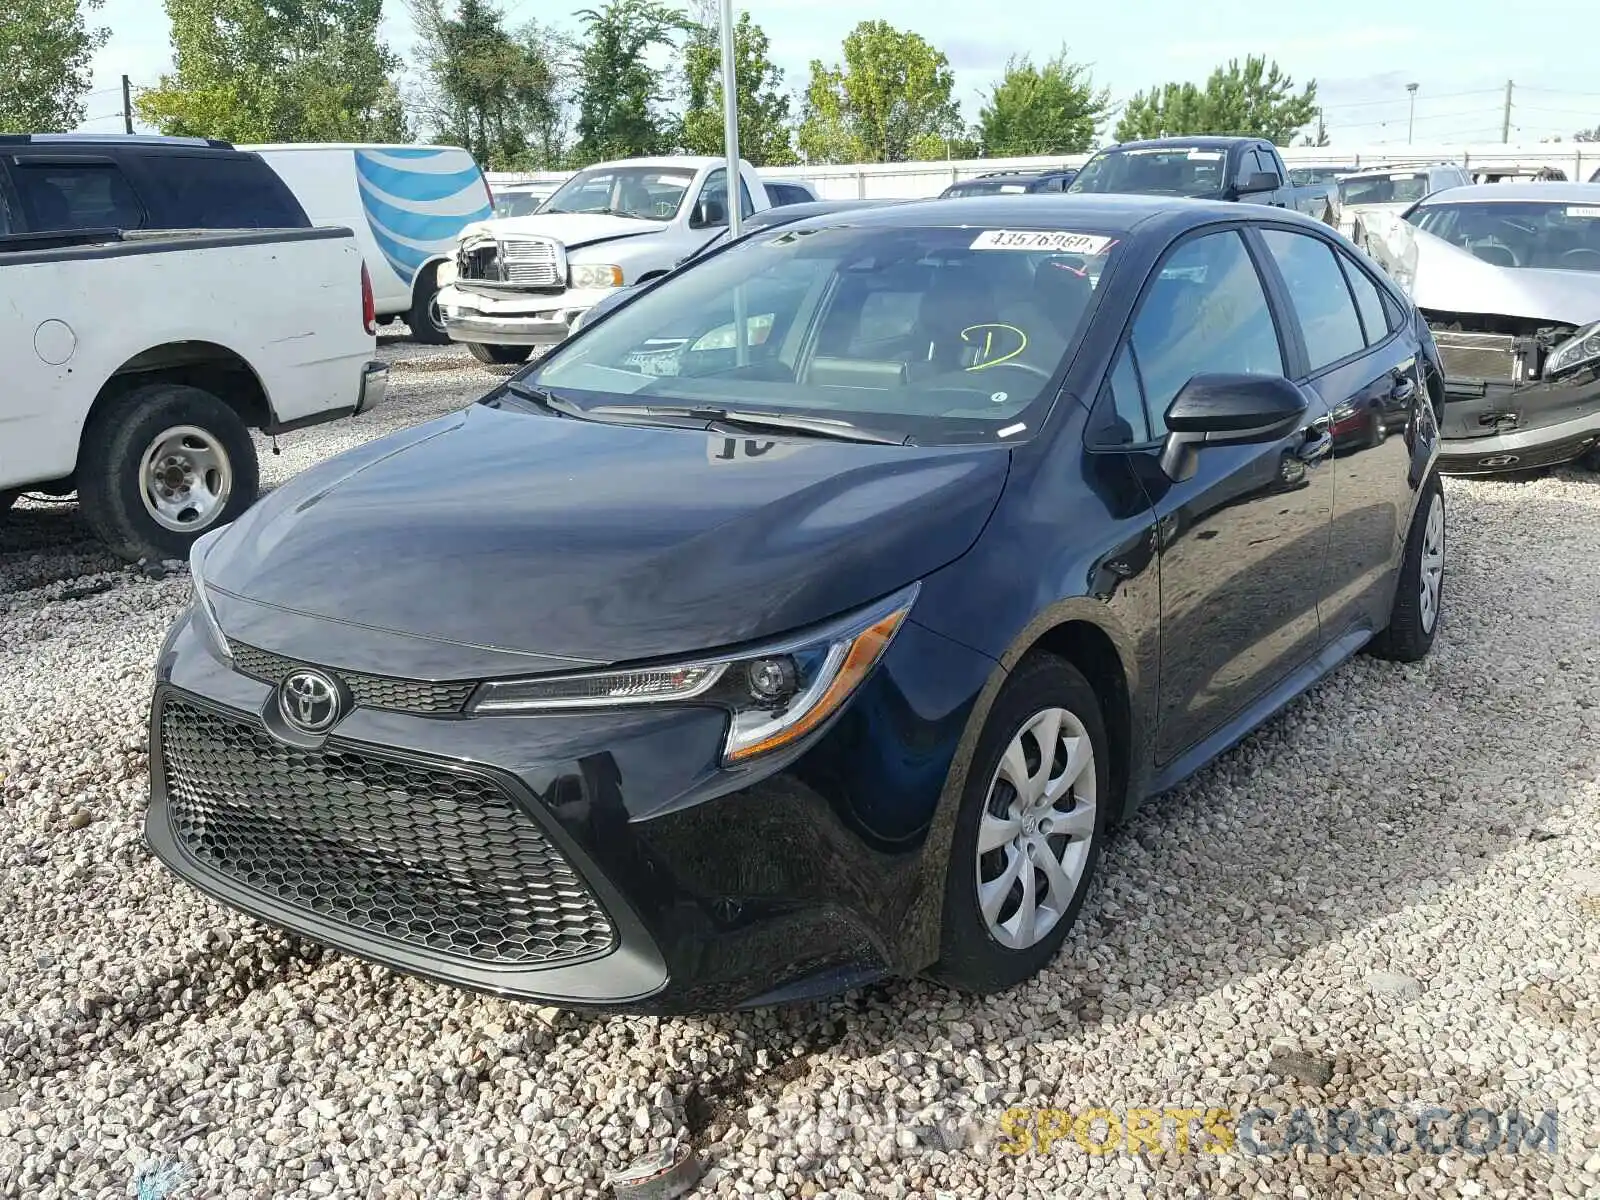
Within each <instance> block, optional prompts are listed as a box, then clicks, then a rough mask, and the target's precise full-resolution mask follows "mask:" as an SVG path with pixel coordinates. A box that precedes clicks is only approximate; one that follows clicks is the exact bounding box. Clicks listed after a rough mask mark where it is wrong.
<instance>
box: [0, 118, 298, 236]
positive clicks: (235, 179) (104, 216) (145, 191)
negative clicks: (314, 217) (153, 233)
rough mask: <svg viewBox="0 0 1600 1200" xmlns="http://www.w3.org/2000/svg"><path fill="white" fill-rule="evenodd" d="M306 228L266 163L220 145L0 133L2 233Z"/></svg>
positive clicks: (136, 136)
mask: <svg viewBox="0 0 1600 1200" xmlns="http://www.w3.org/2000/svg"><path fill="white" fill-rule="evenodd" d="M310 225H311V221H310V219H309V218H308V217H307V216H306V213H305V209H303V208H301V207H300V202H299V201H298V200H296V199H295V198H294V193H293V192H291V191H290V190H289V187H288V185H287V184H285V183H284V182H283V180H282V179H280V178H278V175H277V173H276V172H275V171H273V169H272V168H271V167H269V166H268V165H267V163H266V160H264V159H263V158H262V157H261V156H260V155H259V154H254V153H252V152H250V151H248V150H236V149H234V148H233V146H232V145H231V144H229V143H228V142H219V141H211V140H207V139H204V138H171V137H154V136H148V135H141V134H122V135H118V136H105V135H99V136H86V135H81V134H37V133H36V134H6V135H0V234H7V233H51V232H56V231H60V230H74V229H306V228H309V227H310Z"/></svg>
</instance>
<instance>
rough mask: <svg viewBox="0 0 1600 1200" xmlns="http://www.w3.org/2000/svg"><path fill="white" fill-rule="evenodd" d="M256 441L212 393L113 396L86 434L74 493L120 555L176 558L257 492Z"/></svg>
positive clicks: (163, 389)
mask: <svg viewBox="0 0 1600 1200" xmlns="http://www.w3.org/2000/svg"><path fill="white" fill-rule="evenodd" d="M259 470H260V468H259V464H258V462H257V459H256V448H255V443H254V442H252V441H251V440H250V431H249V429H248V428H246V426H245V423H244V421H242V420H241V419H240V417H239V414H238V413H236V412H234V410H233V409H231V408H230V407H228V405H227V404H225V403H223V402H222V401H221V400H220V399H218V398H217V397H216V396H214V395H212V394H211V393H210V392H206V391H202V390H201V389H199V388H194V387H188V386H185V385H183V384H175V383H156V384H151V385H150V386H148V387H142V388H138V389H136V390H134V391H131V392H129V393H127V394H126V395H124V396H121V397H118V398H117V399H116V400H115V401H113V402H112V403H111V404H109V405H107V406H106V407H105V408H104V409H102V410H101V411H100V412H99V413H97V414H95V417H94V419H93V420H92V421H91V422H90V423H89V427H88V428H87V429H86V430H85V431H84V437H83V449H82V452H81V454H80V455H79V462H78V475H77V480H78V500H79V502H80V504H81V505H82V506H83V513H84V516H85V518H87V520H88V522H89V524H90V526H91V527H92V528H93V529H94V531H95V533H96V534H97V535H98V536H99V537H100V538H101V540H102V541H104V542H105V543H106V545H108V546H110V547H111V549H112V551H113V552H115V553H116V554H118V555H119V556H121V557H122V558H125V559H128V560H130V561H134V562H136V561H138V560H139V559H142V558H149V559H168V558H184V557H187V555H188V553H189V546H190V545H191V544H192V543H193V542H194V540H195V539H196V538H198V537H199V536H200V535H201V534H203V533H205V532H206V531H207V530H208V529H213V528H215V527H216V526H218V525H225V524H227V523H228V522H229V521H232V520H233V519H234V518H235V517H237V516H238V515H239V514H240V513H242V512H243V511H244V510H245V509H246V508H248V507H249V506H250V504H251V503H252V502H253V501H254V500H255V498H256V490H257V487H258V483H259Z"/></svg>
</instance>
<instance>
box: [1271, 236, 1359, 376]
mask: <svg viewBox="0 0 1600 1200" xmlns="http://www.w3.org/2000/svg"><path fill="white" fill-rule="evenodd" d="M1261 238H1262V240H1263V241H1264V242H1266V244H1267V250H1268V252H1269V253H1270V254H1271V255H1272V260H1273V261H1274V262H1275V263H1277V264H1278V270H1279V271H1281V272H1282V273H1283V280H1284V282H1285V283H1286V284H1288V286H1289V298H1290V301H1291V303H1292V304H1293V305H1294V311H1295V315H1296V316H1297V317H1299V319H1300V329H1301V332H1302V333H1303V334H1304V335H1305V342H1306V357H1307V358H1308V359H1309V360H1310V363H1309V365H1310V368H1311V371H1312V373H1313V374H1315V373H1316V372H1317V371H1320V370H1322V368H1323V367H1326V366H1328V365H1329V364H1331V363H1336V362H1338V361H1339V360H1340V359H1342V358H1348V357H1349V356H1350V355H1352V354H1355V353H1357V352H1358V351H1360V350H1363V349H1365V348H1366V345H1367V342H1366V339H1365V338H1364V337H1362V335H1361V320H1360V318H1359V317H1357V316H1356V305H1355V301H1354V300H1353V299H1352V298H1351V296H1350V285H1349V284H1347V283H1346V282H1345V279H1344V272H1343V271H1341V270H1340V269H1339V263H1338V261H1337V260H1336V259H1335V258H1334V257H1333V247H1332V246H1330V245H1328V244H1327V243H1326V242H1324V241H1322V240H1321V239H1320V238H1314V237H1310V236H1308V235H1306V234H1303V233H1291V232H1289V231H1288V230H1285V229H1264V230H1262V231H1261Z"/></svg>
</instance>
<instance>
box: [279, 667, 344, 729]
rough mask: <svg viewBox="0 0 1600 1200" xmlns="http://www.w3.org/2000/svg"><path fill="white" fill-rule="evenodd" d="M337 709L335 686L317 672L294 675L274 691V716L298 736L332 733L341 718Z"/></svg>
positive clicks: (302, 672)
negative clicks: (279, 717) (280, 715)
mask: <svg viewBox="0 0 1600 1200" xmlns="http://www.w3.org/2000/svg"><path fill="white" fill-rule="evenodd" d="M341 708H342V705H341V704H340V700H339V685H338V684H336V683H334V681H333V680H332V679H330V678H329V677H328V676H326V675H324V674H323V673H322V672H321V671H309V670H304V669H302V670H298V671H294V672H292V673H291V674H289V675H288V676H286V677H285V678H284V681H283V683H282V684H281V685H280V686H279V688H278V712H279V713H281V714H282V715H283V719H284V720H285V721H287V722H288V723H289V724H290V725H291V726H292V727H293V728H295V729H298V730H300V731H301V732H302V733H323V732H326V731H327V730H329V729H332V728H333V727H334V725H336V724H337V723H338V721H339V718H340V717H341V716H343V715H344V714H343V713H342V712H341V711H340V709H341Z"/></svg>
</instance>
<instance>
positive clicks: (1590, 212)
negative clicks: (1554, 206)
mask: <svg viewBox="0 0 1600 1200" xmlns="http://www.w3.org/2000/svg"><path fill="white" fill-rule="evenodd" d="M1567 216H1569V217H1600V205H1594V204H1569V205H1567Z"/></svg>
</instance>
